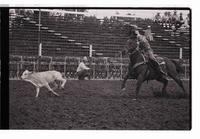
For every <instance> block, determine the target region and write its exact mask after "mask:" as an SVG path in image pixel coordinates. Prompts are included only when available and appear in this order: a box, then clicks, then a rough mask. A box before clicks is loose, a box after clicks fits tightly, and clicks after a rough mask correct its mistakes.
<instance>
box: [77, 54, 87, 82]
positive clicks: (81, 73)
mask: <svg viewBox="0 0 200 139" xmlns="http://www.w3.org/2000/svg"><path fill="white" fill-rule="evenodd" d="M87 61H88V60H87V57H86V56H84V57H83V59H82V61H81V62H80V63H79V66H78V68H77V70H76V72H77V75H78V79H79V80H84V79H86V77H87V78H88V79H90V73H89V70H90V68H89V67H87V66H86V62H87Z"/></svg>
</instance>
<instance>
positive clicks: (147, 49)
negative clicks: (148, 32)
mask: <svg viewBox="0 0 200 139" xmlns="http://www.w3.org/2000/svg"><path fill="white" fill-rule="evenodd" d="M135 34H136V35H137V36H136V37H137V42H138V49H140V50H141V51H142V52H143V53H144V54H146V55H147V56H148V58H149V59H151V60H153V61H154V63H155V66H156V69H157V70H158V71H160V73H161V74H162V75H165V76H166V73H165V72H164V71H163V70H162V68H161V67H160V64H159V62H158V61H157V59H156V58H155V56H154V53H153V50H152V48H151V46H150V44H149V42H148V40H147V39H146V37H145V36H144V35H141V34H140V33H139V31H138V30H137V29H136V30H135Z"/></svg>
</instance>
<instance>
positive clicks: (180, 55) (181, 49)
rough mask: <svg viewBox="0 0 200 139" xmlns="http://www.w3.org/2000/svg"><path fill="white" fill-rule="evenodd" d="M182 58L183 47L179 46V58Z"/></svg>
mask: <svg viewBox="0 0 200 139" xmlns="http://www.w3.org/2000/svg"><path fill="white" fill-rule="evenodd" d="M182 58H183V48H182V47H181V48H180V53H179V59H182Z"/></svg>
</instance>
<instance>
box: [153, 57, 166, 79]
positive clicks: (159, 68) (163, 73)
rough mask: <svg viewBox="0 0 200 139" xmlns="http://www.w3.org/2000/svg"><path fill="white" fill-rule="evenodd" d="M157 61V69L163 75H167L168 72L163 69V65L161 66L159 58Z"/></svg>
mask: <svg viewBox="0 0 200 139" xmlns="http://www.w3.org/2000/svg"><path fill="white" fill-rule="evenodd" d="M155 62H156V66H157V67H156V68H157V70H158V71H159V72H160V73H161V74H162V75H164V76H165V77H166V76H167V73H165V72H164V71H163V70H162V68H161V66H160V64H159V63H158V61H157V60H155Z"/></svg>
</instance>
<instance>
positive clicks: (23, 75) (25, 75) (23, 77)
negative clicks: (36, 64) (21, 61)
mask: <svg viewBox="0 0 200 139" xmlns="http://www.w3.org/2000/svg"><path fill="white" fill-rule="evenodd" d="M30 74H31V72H30V71H28V70H25V71H24V72H23V73H22V76H21V79H27V78H28V76H29V75H30Z"/></svg>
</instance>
